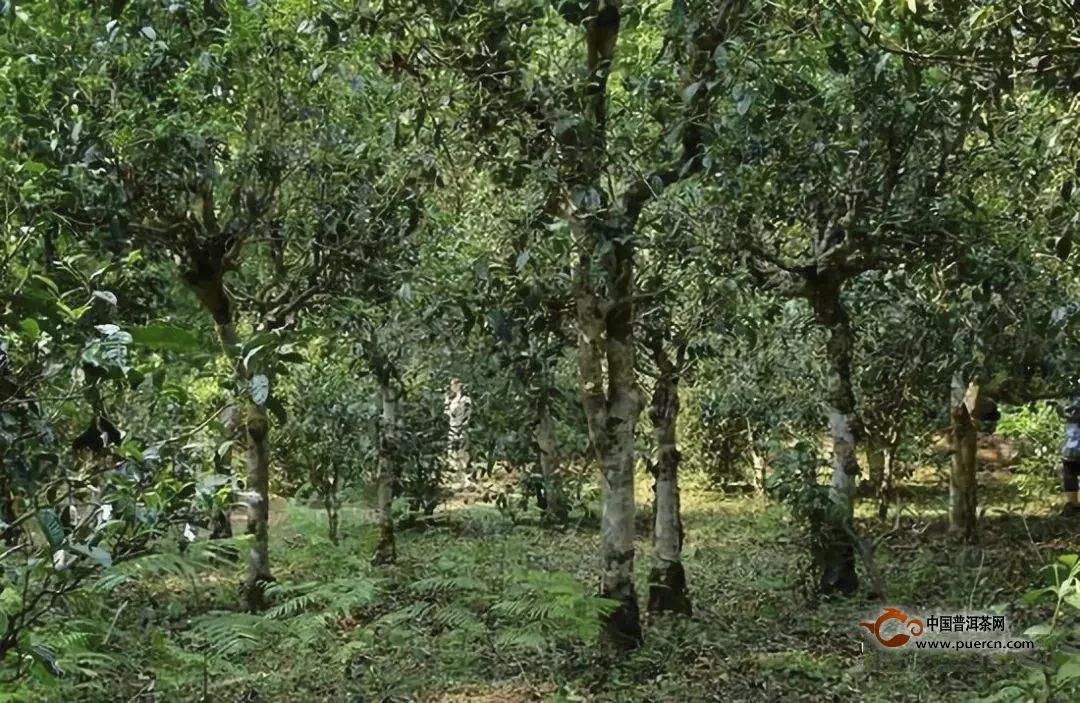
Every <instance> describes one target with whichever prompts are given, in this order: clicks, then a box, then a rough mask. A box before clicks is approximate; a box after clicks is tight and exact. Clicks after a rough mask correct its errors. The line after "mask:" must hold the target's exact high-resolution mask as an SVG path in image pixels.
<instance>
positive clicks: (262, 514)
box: [245, 404, 273, 611]
mask: <svg viewBox="0 0 1080 703" xmlns="http://www.w3.org/2000/svg"><path fill="white" fill-rule="evenodd" d="M246 429H247V441H248V446H247V469H248V491H247V532H248V534H249V535H251V536H252V540H251V552H250V554H249V556H248V575H247V581H246V583H245V588H246V591H247V594H246V595H247V605H248V609H249V610H252V611H259V610H263V609H264V608H265V607H266V598H265V593H264V590H265V588H266V584H267V583H269V582H270V581H273V576H271V574H270V441H269V429H270V428H269V423H268V422H267V417H266V409H265V408H263V407H261V406H259V405H255V404H251V407H250V408H249V409H248V417H247V422H246Z"/></svg>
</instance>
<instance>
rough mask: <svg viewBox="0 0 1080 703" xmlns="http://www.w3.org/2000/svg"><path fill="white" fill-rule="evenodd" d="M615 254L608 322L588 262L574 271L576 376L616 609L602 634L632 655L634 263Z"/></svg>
mask: <svg viewBox="0 0 1080 703" xmlns="http://www.w3.org/2000/svg"><path fill="white" fill-rule="evenodd" d="M613 248H615V249H618V250H620V252H619V253H620V254H621V255H622V257H621V258H622V265H621V266H617V267H616V268H615V270H614V271H611V270H610V269H609V272H608V273H609V276H611V278H609V281H612V282H613V283H615V284H616V285H614V286H612V288H611V289H610V290H609V295H608V297H607V298H606V299H605V301H604V302H605V303H607V304H611V305H613V306H614V308H615V309H612V310H610V311H608V312H607V314H606V315H605V314H603V313H602V311H601V300H600V299H599V297H598V296H597V295H596V293H595V291H594V288H593V286H592V284H591V282H590V280H589V268H588V258H587V257H582V259H583V260H582V262H581V264H580V265H579V266H578V267H577V268H576V271H575V276H574V278H575V298H576V303H577V320H578V373H579V376H580V380H581V388H582V403H583V405H584V408H585V416H586V420H587V422H588V428H589V438H590V439H591V440H592V445H593V448H594V449H595V451H596V454H597V458H598V459H599V461H600V491H601V501H602V507H601V517H600V543H601V562H602V563H601V568H602V572H601V582H600V592H601V594H602V595H604V596H606V597H608V598H611V599H613V600H616V601H618V603H619V606H618V607H617V609H616V610H615V611H614V612H613V613H612V614H611V615H610V616H609V618H608V619H607V623H606V633H607V636H608V639H609V640H611V641H612V642H613V643H615V644H617V645H619V646H624V647H632V646H636V644H637V643H639V642H640V641H641V622H640V617H639V611H638V604H637V592H636V590H635V588H634V425H635V424H636V422H637V416H638V413H639V412H640V399H639V397H638V393H637V390H636V388H635V383H634V382H635V377H634V343H633V332H632V323H633V308H632V303H631V299H630V291H632V290H633V268H632V266H633V264H632V257H631V256H630V250H629V243H623V244H615V245H613ZM612 274H614V275H612ZM605 366H606V380H607V383H606V384H605ZM605 385H606V388H605Z"/></svg>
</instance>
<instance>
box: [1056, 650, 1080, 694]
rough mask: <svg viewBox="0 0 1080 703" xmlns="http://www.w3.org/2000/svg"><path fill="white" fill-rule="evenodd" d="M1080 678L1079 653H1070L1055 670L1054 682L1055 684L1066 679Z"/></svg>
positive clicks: (1062, 682) (1059, 683) (1061, 682)
mask: <svg viewBox="0 0 1080 703" xmlns="http://www.w3.org/2000/svg"><path fill="white" fill-rule="evenodd" d="M1077 678H1080V654H1076V653H1074V654H1071V655H1070V656H1069V658H1068V659H1066V660H1065V663H1064V664H1062V665H1061V667H1060V668H1059V669H1058V670H1057V673H1056V674H1055V675H1054V683H1055V684H1057V685H1059V686H1060V685H1061V684H1064V683H1065V682H1067V681H1072V680H1073V679H1077Z"/></svg>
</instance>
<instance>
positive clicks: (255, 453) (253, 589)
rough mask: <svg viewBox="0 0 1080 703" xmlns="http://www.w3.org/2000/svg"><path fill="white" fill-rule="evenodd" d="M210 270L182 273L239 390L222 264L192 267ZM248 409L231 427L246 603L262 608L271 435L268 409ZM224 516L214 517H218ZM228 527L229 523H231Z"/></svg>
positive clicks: (242, 383)
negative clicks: (243, 521)
mask: <svg viewBox="0 0 1080 703" xmlns="http://www.w3.org/2000/svg"><path fill="white" fill-rule="evenodd" d="M204 269H205V270H206V271H211V272H213V273H212V274H209V275H208V276H206V277H199V275H198V273H193V272H189V273H188V274H185V276H184V278H185V280H186V281H187V282H188V284H189V285H190V286H191V287H192V290H194V292H195V295H196V297H198V299H199V301H200V302H201V303H202V304H203V307H204V308H205V309H206V310H208V311H209V312H210V314H211V315H212V316H213V318H214V325H215V328H216V329H217V333H218V338H219V339H220V340H221V346H222V349H223V350H224V352H225V354H226V356H228V357H229V360H230V361H231V362H232V363H233V365H234V375H235V379H236V384H237V390H238V392H240V393H246V392H247V386H248V383H249V378H248V374H247V373H246V372H245V370H244V368H243V365H242V364H241V362H240V359H239V354H240V337H239V335H238V334H237V332H236V324H235V323H234V322H233V316H232V303H231V301H230V299H229V296H228V293H227V292H226V291H225V286H224V283H223V280H222V273H223V272H222V270H221V267H220V265H218V266H208V267H196V269H195V272H199V271H203V270H204ZM244 405H245V406H247V408H246V412H247V416H246V418H244V420H243V421H242V422H237V423H236V425H234V427H236V428H237V430H239V427H243V428H244V433H245V435H246V439H247V456H246V462H247V474H248V486H247V500H246V503H247V533H248V534H249V535H251V536H252V542H251V549H250V551H249V553H248V574H247V578H246V580H245V585H244V589H245V600H246V602H247V606H248V609H250V610H252V611H258V610H263V609H264V608H265V607H266V599H265V593H264V589H265V587H266V584H267V583H268V582H270V581H272V580H273V576H272V575H271V573H270V543H269V539H270V437H269V434H270V432H269V428H270V424H269V419H268V417H267V414H266V409H265V408H263V407H261V406H258V405H256V404H254V403H250V402H247V403H244ZM222 519H226V520H227V516H226V517H225V518H222V517H217V518H216V520H218V521H219V522H220V521H221V520H222ZM230 531H231V525H230Z"/></svg>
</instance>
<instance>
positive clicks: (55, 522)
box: [37, 510, 64, 549]
mask: <svg viewBox="0 0 1080 703" xmlns="http://www.w3.org/2000/svg"><path fill="white" fill-rule="evenodd" d="M37 520H38V524H39V525H40V526H41V531H42V533H43V534H44V535H45V539H46V540H48V541H49V546H50V547H52V548H53V549H57V548H58V547H59V546H60V545H61V544H63V543H64V526H63V525H61V524H60V520H59V519H58V518H57V517H56V513H54V512H53V511H51V510H39V511H38V512H37Z"/></svg>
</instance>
